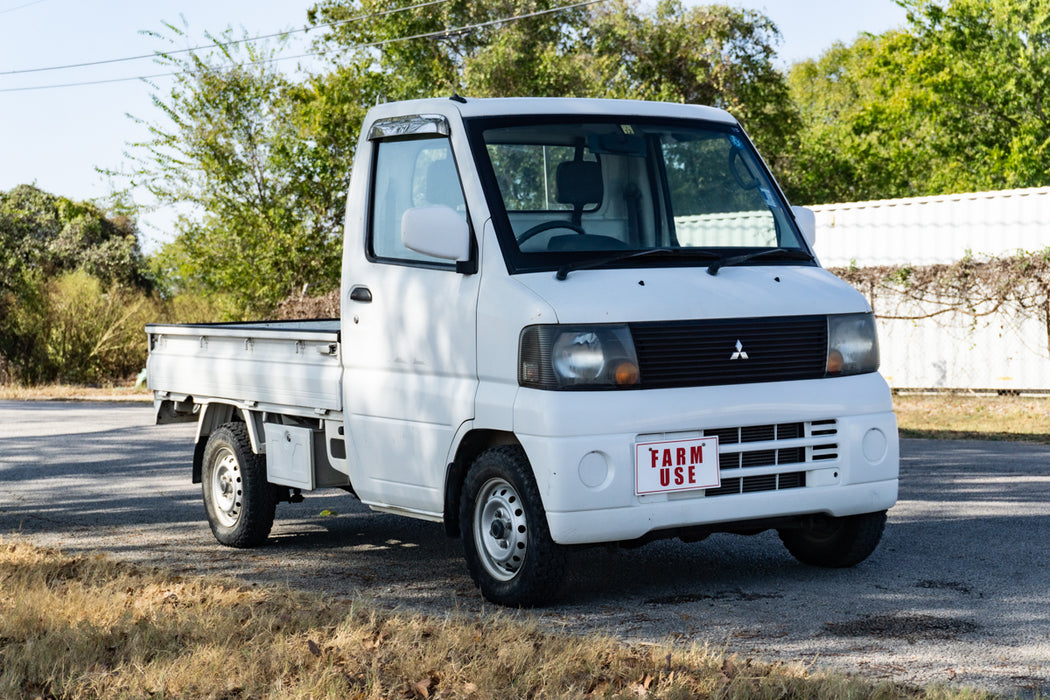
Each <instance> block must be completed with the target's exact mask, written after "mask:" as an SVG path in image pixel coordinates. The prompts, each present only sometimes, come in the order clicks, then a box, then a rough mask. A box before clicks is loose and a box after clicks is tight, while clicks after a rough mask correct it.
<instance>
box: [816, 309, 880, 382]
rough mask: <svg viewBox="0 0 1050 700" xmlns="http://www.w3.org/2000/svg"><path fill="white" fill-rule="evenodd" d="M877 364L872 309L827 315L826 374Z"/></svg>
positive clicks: (868, 368)
mask: <svg viewBox="0 0 1050 700" xmlns="http://www.w3.org/2000/svg"><path fill="white" fill-rule="evenodd" d="M878 368H879V340H878V338H877V337H876V334H875V317H874V316H873V315H872V314H870V313H868V314H841V315H833V316H828V359H827V375H828V376H829V377H841V376H844V375H847V374H863V373H864V372H874V371H875V370H877V369H878Z"/></svg>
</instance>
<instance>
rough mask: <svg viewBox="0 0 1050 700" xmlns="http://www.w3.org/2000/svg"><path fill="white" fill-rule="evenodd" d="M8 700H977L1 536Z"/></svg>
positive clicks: (1, 671)
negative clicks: (176, 571)
mask: <svg viewBox="0 0 1050 700" xmlns="http://www.w3.org/2000/svg"><path fill="white" fill-rule="evenodd" d="M0 697H5V698H9V697H10V698H18V697H27V698H34V697H41V698H146V697H153V698H161V697H179V698H230V699H232V698H249V697H250V698H523V697H536V698H540V697H542V698H562V697H572V698H577V697H600V698H639V697H648V698H706V697H719V698H760V699H761V698H771V699H772V698H784V699H791V698H828V699H831V698H884V699H886V700H892V699H895V698H963V697H967V698H971V697H972V698H976V697H990V696H985V695H981V694H977V693H973V692H968V691H962V692H961V693H960V692H957V691H947V690H943V689H925V690H923V689H915V688H909V687H905V686H901V685H894V684H889V683H881V684H877V685H876V684H873V683H870V682H867V681H864V680H862V679H857V678H847V677H844V676H836V675H829V674H824V673H816V672H812V671H811V670H809V669H807V668H805V667H802V666H799V665H770V664H765V663H760V662H757V661H754V660H752V659H745V658H740V657H738V656H735V655H725V654H723V653H721V652H719V651H718V650H711V649H709V648H707V647H704V646H691V647H682V646H678V645H670V644H667V645H625V644H623V643H620V642H617V641H614V640H611V639H605V638H598V637H577V636H559V635H553V634H549V633H543V632H540V631H539V630H538V629H537V628H536V626H535V625H532V624H530V623H529V622H528V621H527V620H526V621H522V620H520V619H517V617H516V616H514V615H494V616H489V617H485V618H483V619H479V620H470V619H459V618H457V617H456V616H448V617H427V616H423V615H404V614H397V613H386V612H378V611H376V610H374V609H372V608H370V607H368V606H367V605H365V604H361V603H355V602H349V601H343V600H337V599H323V598H321V597H319V596H316V595H309V594H306V593H302V592H296V591H292V590H288V589H283V588H272V589H270V588H258V587H248V586H245V585H243V584H240V583H236V582H233V581H228V580H218V579H201V578H180V577H177V576H173V575H170V574H166V573H164V572H161V571H155V570H154V571H145V570H142V569H139V568H135V567H132V566H129V565H126V564H120V563H115V562H112V561H110V560H108V559H106V558H105V557H103V556H101V555H99V556H95V557H70V556H66V555H64V554H62V553H60V552H58V551H55V550H49V549H40V548H37V547H34V546H31V545H30V544H28V543H27V542H25V541H24V540H22V539H21V538H15V539H7V540H3V539H0Z"/></svg>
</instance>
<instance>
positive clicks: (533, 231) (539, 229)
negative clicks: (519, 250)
mask: <svg viewBox="0 0 1050 700" xmlns="http://www.w3.org/2000/svg"><path fill="white" fill-rule="evenodd" d="M552 228H567V229H570V230H572V231H575V232H576V233H578V234H580V235H583V236H586V235H587V232H586V231H584V230H583V227H582V226H580V225H579V224H574V223H572V222H571V221H565V220H563V219H555V220H553V221H544V222H541V223H538V224H536V225H535V226H533V227H532V228H530V229H529V230H528V231H526V232H525V233H523V234H521V235H520V236H518V245H521V244H522V243H524V242H525V241H527V240H529V239H530V238H534V237H536V236H538V235H540V234H541V233H543V232H544V231H550V230H551V229H552Z"/></svg>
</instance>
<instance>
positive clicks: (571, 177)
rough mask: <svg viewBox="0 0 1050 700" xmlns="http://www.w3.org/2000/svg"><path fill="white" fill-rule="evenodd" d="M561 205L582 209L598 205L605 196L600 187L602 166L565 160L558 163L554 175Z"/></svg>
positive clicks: (591, 161) (581, 161)
mask: <svg viewBox="0 0 1050 700" xmlns="http://www.w3.org/2000/svg"><path fill="white" fill-rule="evenodd" d="M554 179H555V183H556V185H557V192H556V193H555V196H556V198H557V200H558V202H560V203H561V204H572V205H573V206H580V207H582V206H583V205H584V204H599V203H601V201H602V196H603V195H604V194H605V188H604V187H603V186H602V166H601V165H600V164H599V163H597V162H596V161H593V160H567V161H564V162H562V163H558V169H557V170H556V171H555V173H554Z"/></svg>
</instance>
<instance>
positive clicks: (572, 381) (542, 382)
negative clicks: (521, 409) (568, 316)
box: [518, 325, 640, 389]
mask: <svg viewBox="0 0 1050 700" xmlns="http://www.w3.org/2000/svg"><path fill="white" fill-rule="evenodd" d="M639 380H640V376H639V373H638V357H637V355H636V354H635V352H634V341H633V340H632V339H631V332H630V331H629V330H628V329H627V326H623V325H616V326H529V327H527V328H525V329H524V330H523V331H522V332H521V339H520V341H519V343H518V383H519V384H520V385H521V386H527V387H532V388H535V389H603V388H604V389H616V388H630V387H636V386H637V385H638V382H639Z"/></svg>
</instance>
